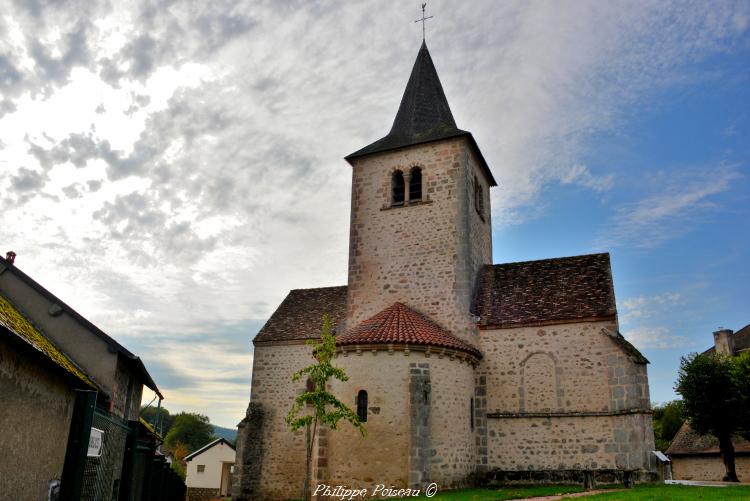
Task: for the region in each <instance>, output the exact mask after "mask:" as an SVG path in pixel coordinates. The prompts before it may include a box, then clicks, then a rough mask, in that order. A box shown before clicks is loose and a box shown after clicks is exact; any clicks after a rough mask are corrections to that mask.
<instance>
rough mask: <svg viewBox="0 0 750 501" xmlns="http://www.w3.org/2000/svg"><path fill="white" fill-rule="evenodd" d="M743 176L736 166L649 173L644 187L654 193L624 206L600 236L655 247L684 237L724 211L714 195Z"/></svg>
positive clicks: (610, 242)
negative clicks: (720, 211) (668, 174)
mask: <svg viewBox="0 0 750 501" xmlns="http://www.w3.org/2000/svg"><path fill="white" fill-rule="evenodd" d="M739 177H740V174H739V172H738V171H737V170H736V168H735V167H733V166H720V167H715V168H704V169H686V170H685V171H684V172H683V173H682V174H680V175H678V176H669V177H667V176H666V175H665V174H664V173H658V174H656V175H652V176H649V177H647V178H645V179H644V180H643V190H644V191H646V192H650V194H648V195H646V196H645V197H644V198H642V199H641V200H639V201H637V202H634V203H629V204H625V205H622V206H620V207H619V208H618V209H617V210H616V214H615V216H614V218H613V220H612V221H611V223H610V224H609V225H608V228H607V230H606V231H605V232H604V234H603V235H601V236H600V237H599V245H600V246H617V245H624V244H629V245H631V246H634V247H641V248H654V247H658V246H659V245H661V244H662V243H664V242H665V241H667V240H670V239H673V238H677V237H679V236H682V235H684V234H685V233H687V232H689V231H691V230H692V229H693V228H695V227H696V226H697V225H698V224H699V223H701V222H703V221H704V220H705V217H707V215H708V214H710V212H712V211H717V210H720V207H721V206H720V205H718V204H716V203H715V202H714V197H715V196H716V195H718V194H720V193H723V192H725V191H727V190H729V189H730V188H731V187H732V182H733V181H735V180H736V179H738V178H739Z"/></svg>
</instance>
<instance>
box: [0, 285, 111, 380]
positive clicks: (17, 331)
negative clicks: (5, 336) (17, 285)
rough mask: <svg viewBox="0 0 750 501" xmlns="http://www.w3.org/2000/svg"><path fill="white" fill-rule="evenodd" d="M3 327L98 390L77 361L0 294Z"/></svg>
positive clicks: (0, 328)
mask: <svg viewBox="0 0 750 501" xmlns="http://www.w3.org/2000/svg"><path fill="white" fill-rule="evenodd" d="M3 327H4V328H5V330H6V331H7V332H8V333H9V334H11V335H13V336H14V337H15V338H16V339H18V340H20V341H21V342H23V343H24V344H26V345H28V346H29V347H30V348H33V349H34V350H36V351H38V352H39V354H40V355H41V356H42V357H43V358H45V359H46V360H48V361H49V362H52V363H53V364H54V365H56V366H58V367H59V368H60V369H62V370H64V371H65V372H66V373H67V374H68V375H69V376H72V377H73V378H75V379H76V380H78V381H79V382H81V383H83V386H86V387H90V388H93V389H97V390H98V387H97V386H96V384H95V383H94V382H93V381H91V379H89V377H88V376H87V375H86V374H85V373H84V372H83V370H81V368H80V367H78V365H76V363H75V362H73V361H72V360H71V359H70V358H68V356H67V355H65V353H63V352H62V351H61V350H60V349H59V348H58V347H57V346H55V344H54V343H53V342H52V341H50V340H49V339H47V337H45V336H44V334H42V332H41V331H39V330H38V329H37V328H36V327H34V325H33V324H32V323H31V322H30V321H29V320H28V319H27V318H26V317H25V316H24V315H23V314H21V312H19V311H18V309H16V307H15V306H13V304H11V302H10V301H8V300H7V299H6V298H5V297H3V296H1V295H0V332H2V330H3V329H2V328H3Z"/></svg>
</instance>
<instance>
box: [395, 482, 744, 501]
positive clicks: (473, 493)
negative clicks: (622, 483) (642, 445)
mask: <svg viewBox="0 0 750 501" xmlns="http://www.w3.org/2000/svg"><path fill="white" fill-rule="evenodd" d="M573 492H583V488H582V487H580V486H575V485H550V486H541V485H540V486H529V487H522V486H507V487H497V488H493V489H463V490H457V491H444V492H440V493H438V494H437V495H436V496H435V497H433V498H431V499H435V500H438V501H504V500H508V499H524V498H531V497H537V496H554V495H559V494H569V493H573ZM402 499H403V500H404V501H405V500H408V499H415V498H402ZM419 499H426V498H424V497H421V498H419ZM574 499H582V500H589V499H590V500H591V501H632V500H638V501H694V500H695V501H740V500H742V501H747V500H750V486H737V487H734V486H732V487H693V486H687V485H639V486H637V487H635V488H634V489H628V490H622V491H616V492H607V493H601V494H593V495H591V496H586V497H583V498H574ZM394 501H395V500H394Z"/></svg>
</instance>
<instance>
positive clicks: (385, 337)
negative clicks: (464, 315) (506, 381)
mask: <svg viewBox="0 0 750 501" xmlns="http://www.w3.org/2000/svg"><path fill="white" fill-rule="evenodd" d="M336 344H337V345H339V346H349V345H371V344H402V345H403V344H406V345H422V346H434V347H438V348H448V349H452V350H458V351H463V352H465V353H469V354H471V355H474V356H475V357H477V358H482V353H481V352H480V351H479V350H478V349H477V348H475V347H474V346H472V345H470V344H469V343H467V342H465V341H463V340H461V339H459V338H457V337H456V336H454V335H453V334H451V333H450V332H448V331H447V330H445V329H443V328H442V327H440V326H439V325H438V324H436V323H435V322H433V321H432V320H430V319H429V318H427V317H425V316H424V315H422V314H420V313H417V312H416V311H414V310H412V309H411V308H409V307H408V306H406V305H404V304H403V303H394V304H393V305H391V306H389V307H388V308H386V309H384V310H383V311H381V312H380V313H378V314H377V315H375V316H373V317H371V318H369V319H367V320H365V321H363V322H362V323H360V324H359V325H357V326H356V327H354V328H353V329H350V330H349V331H347V332H346V333H344V334H342V335H340V336H337V337H336Z"/></svg>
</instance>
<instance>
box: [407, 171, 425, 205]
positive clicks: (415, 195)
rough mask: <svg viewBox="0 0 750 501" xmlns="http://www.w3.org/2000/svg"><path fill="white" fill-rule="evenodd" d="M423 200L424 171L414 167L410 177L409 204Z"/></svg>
mask: <svg viewBox="0 0 750 501" xmlns="http://www.w3.org/2000/svg"><path fill="white" fill-rule="evenodd" d="M417 200H422V169H421V168H419V167H414V168H413V169H412V170H411V174H410V175H409V202H414V201H417Z"/></svg>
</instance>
